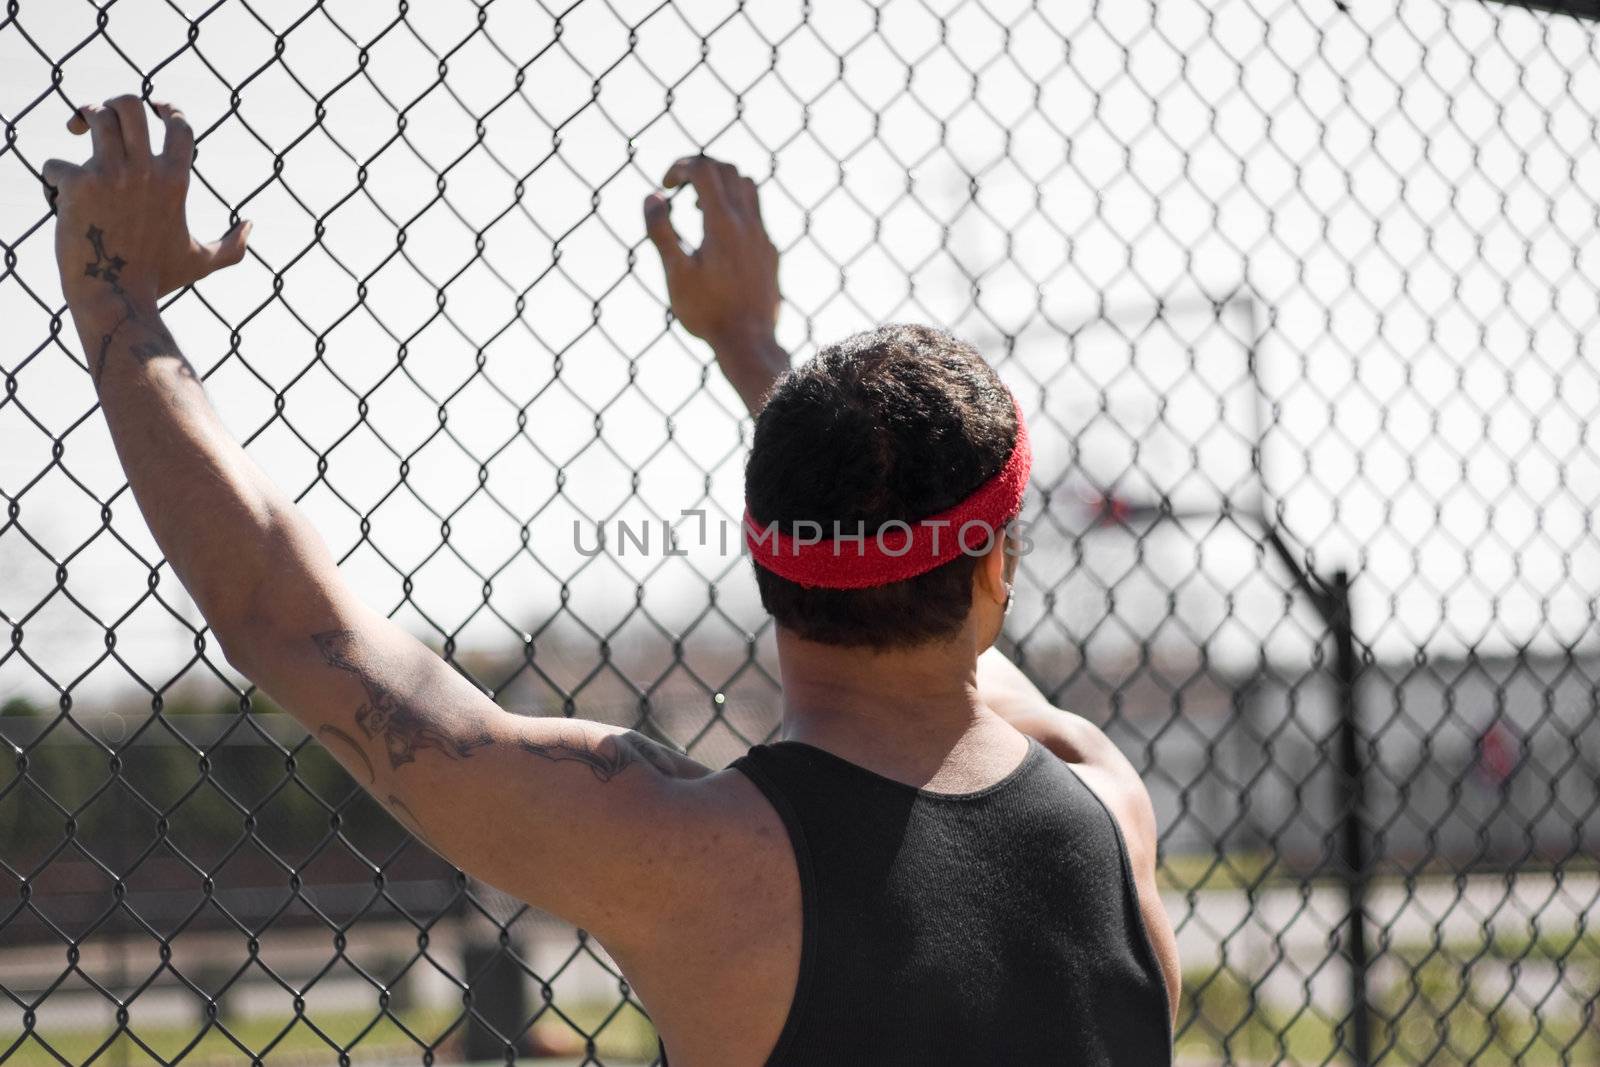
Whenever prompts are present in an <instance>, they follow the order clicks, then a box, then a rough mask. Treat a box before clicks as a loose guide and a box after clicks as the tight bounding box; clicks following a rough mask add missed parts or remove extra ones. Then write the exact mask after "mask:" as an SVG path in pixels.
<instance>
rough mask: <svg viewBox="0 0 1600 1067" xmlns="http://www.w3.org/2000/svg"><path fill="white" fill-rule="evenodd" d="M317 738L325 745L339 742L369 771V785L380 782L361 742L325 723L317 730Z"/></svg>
mask: <svg viewBox="0 0 1600 1067" xmlns="http://www.w3.org/2000/svg"><path fill="white" fill-rule="evenodd" d="M317 736H318V737H320V738H323V744H327V739H328V738H332V739H333V740H335V741H338V742H339V743H340V744H341V746H342V747H343V748H344V749H345V750H346V751H348V752H351V753H354V754H355V758H356V759H357V760H359V761H360V763H361V765H362V766H363V767H365V768H366V770H367V784H368V785H371V784H372V783H373V782H376V781H377V780H378V776H377V774H376V773H375V772H374V771H373V769H372V761H371V760H370V759H368V758H367V750H366V749H364V748H362V747H361V742H360V741H357V740H356V739H355V738H353V737H351V736H350V735H349V734H347V733H345V732H344V731H343V730H341V729H339V728H338V727H337V726H335V725H333V724H332V723H323V724H322V725H321V726H319V727H318V728H317Z"/></svg>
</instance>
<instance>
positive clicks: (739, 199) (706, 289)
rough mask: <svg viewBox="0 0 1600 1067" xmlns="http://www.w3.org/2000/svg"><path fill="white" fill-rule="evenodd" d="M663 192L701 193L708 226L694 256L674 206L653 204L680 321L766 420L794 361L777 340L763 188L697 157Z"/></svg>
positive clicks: (647, 216)
mask: <svg viewBox="0 0 1600 1067" xmlns="http://www.w3.org/2000/svg"><path fill="white" fill-rule="evenodd" d="M662 184H663V185H665V186H666V187H667V188H668V189H676V188H679V187H681V186H685V185H691V186H693V187H694V191H695V195H697V196H698V197H699V198H700V213H701V215H702V216H703V217H704V221H705V226H704V237H703V238H702V240H701V242H700V247H699V248H695V249H689V248H686V247H685V246H684V243H683V239H682V238H681V237H679V236H678V231H677V230H675V229H673V226H672V206H671V201H669V200H668V199H667V198H666V196H664V195H662V194H661V193H651V194H650V196H648V197H646V198H645V202H644V221H645V229H646V231H647V232H648V233H649V235H650V240H651V242H652V243H653V244H654V245H655V246H656V251H658V252H660V253H661V266H662V269H663V270H664V271H665V272H666V275H667V296H668V297H669V298H670V299H671V301H672V313H673V315H674V317H676V318H677V320H678V322H679V323H680V324H682V326H683V328H684V329H685V330H688V331H689V332H690V333H692V334H694V335H695V336H696V337H698V338H700V339H701V340H702V341H705V342H706V343H707V344H709V345H710V346H711V351H712V352H713V353H715V355H716V357H717V366H719V367H721V368H722V373H723V374H724V375H725V376H726V377H727V379H728V382H729V383H730V384H731V385H732V386H733V388H734V390H735V391H736V392H737V393H738V394H739V399H741V400H743V401H744V406H745V407H746V408H747V409H748V410H749V412H750V414H751V415H757V414H760V412H761V407H762V405H763V404H765V403H766V400H767V393H768V392H770V391H771V389H772V386H773V384H774V383H775V382H777V380H778V379H779V378H780V377H782V376H783V374H784V372H785V371H787V370H788V369H789V354H788V353H787V352H785V351H784V350H783V349H782V348H781V347H780V346H779V345H778V340H777V338H776V336H774V331H775V330H776V328H777V325H778V250H777V248H775V247H774V246H773V244H772V239H771V238H770V237H768V236H767V229H766V225H765V224H764V223H763V222H762V219H761V197H760V193H759V191H758V190H757V189H756V183H755V182H754V181H752V180H750V179H749V178H746V177H745V176H744V175H742V174H740V173H739V171H738V170H737V168H735V167H734V166H733V165H732V164H731V163H723V162H721V161H719V160H715V159H712V158H710V157H709V156H691V157H689V158H687V159H680V160H678V161H677V162H676V163H674V164H673V165H672V166H671V167H670V168H669V169H668V170H667V174H666V177H665V178H664V179H662Z"/></svg>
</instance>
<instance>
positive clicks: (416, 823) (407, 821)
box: [388, 793, 433, 848]
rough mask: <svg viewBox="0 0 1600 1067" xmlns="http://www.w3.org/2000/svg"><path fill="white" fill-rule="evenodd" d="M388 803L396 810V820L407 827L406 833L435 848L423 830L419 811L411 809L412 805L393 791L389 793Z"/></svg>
mask: <svg viewBox="0 0 1600 1067" xmlns="http://www.w3.org/2000/svg"><path fill="white" fill-rule="evenodd" d="M388 804H389V808H390V809H391V810H392V811H393V812H394V815H395V821H396V822H398V823H399V824H400V825H401V826H403V827H405V829H406V833H408V834H410V835H411V836H412V837H414V838H416V839H417V840H418V841H421V842H422V843H423V844H424V845H427V846H428V847H429V848H433V843H432V842H431V841H429V840H428V835H427V834H425V833H423V832H422V820H420V819H418V818H417V813H416V812H414V811H412V810H411V807H410V805H408V804H407V803H406V802H405V801H403V800H401V799H400V798H399V797H397V796H395V795H394V794H393V793H390V794H389V799H388Z"/></svg>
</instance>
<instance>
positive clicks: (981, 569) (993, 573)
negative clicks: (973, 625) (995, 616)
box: [972, 532, 1017, 608]
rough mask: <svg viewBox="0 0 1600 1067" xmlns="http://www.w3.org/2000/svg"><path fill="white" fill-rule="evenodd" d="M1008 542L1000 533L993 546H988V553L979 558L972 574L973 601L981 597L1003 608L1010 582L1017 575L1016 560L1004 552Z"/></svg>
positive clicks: (1005, 535)
mask: <svg viewBox="0 0 1600 1067" xmlns="http://www.w3.org/2000/svg"><path fill="white" fill-rule="evenodd" d="M1009 541H1010V538H1009V536H1008V535H1007V534H1006V533H1004V532H1001V533H1000V535H999V536H998V537H996V538H995V539H994V544H992V545H990V546H989V551H987V552H985V553H984V554H983V555H982V556H981V557H979V559H978V566H977V567H976V568H974V570H973V572H972V596H973V600H974V601H977V600H978V598H980V597H982V598H985V599H988V600H992V601H993V602H994V603H995V604H997V605H999V606H1000V607H1001V608H1004V607H1005V604H1006V601H1007V599H1009V598H1010V596H1011V580H1012V578H1013V576H1014V575H1015V574H1016V573H1017V558H1016V556H1014V555H1013V554H1011V553H1010V552H1007V551H1006V546H1007V545H1008V543H1009Z"/></svg>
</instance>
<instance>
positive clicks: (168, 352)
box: [83, 226, 197, 384]
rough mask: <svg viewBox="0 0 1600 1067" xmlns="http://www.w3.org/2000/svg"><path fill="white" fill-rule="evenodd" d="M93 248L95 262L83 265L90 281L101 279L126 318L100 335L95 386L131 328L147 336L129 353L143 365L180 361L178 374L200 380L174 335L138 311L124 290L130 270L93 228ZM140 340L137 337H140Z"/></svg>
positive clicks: (90, 234) (130, 346)
mask: <svg viewBox="0 0 1600 1067" xmlns="http://www.w3.org/2000/svg"><path fill="white" fill-rule="evenodd" d="M87 237H88V238H89V247H90V249H91V250H92V251H93V252H94V259H92V260H90V261H89V262H87V263H85V264H84V265H83V273H84V274H85V275H87V276H88V277H90V278H98V279H99V280H100V281H102V282H104V283H105V285H106V288H107V289H108V290H109V291H110V292H111V295H113V296H114V297H116V298H117V301H118V302H119V303H120V304H121V305H122V314H121V316H120V317H118V319H117V321H116V322H115V323H113V324H112V326H111V328H110V329H109V330H107V331H105V332H104V333H102V334H101V335H100V351H99V353H98V354H97V356H96V358H95V363H94V367H93V368H92V369H91V370H90V374H91V376H92V377H93V378H94V380H95V383H96V384H99V382H100V379H101V378H103V377H104V376H105V373H106V364H107V363H108V362H109V361H110V359H111V349H112V347H113V346H114V345H115V343H116V342H117V339H118V338H119V337H120V336H122V335H123V334H124V333H125V332H127V330H126V329H125V328H126V327H128V326H129V325H130V324H133V325H134V326H135V327H140V328H141V332H142V333H143V334H144V335H145V336H143V337H142V338H141V339H137V340H132V341H130V342H129V344H128V352H129V354H130V355H132V356H133V358H134V359H136V360H138V361H139V362H140V363H141V364H145V363H149V362H150V361H151V360H154V359H160V358H162V357H167V358H171V359H176V360H177V361H178V370H179V373H181V374H182V375H183V376H184V377H186V378H197V376H196V374H195V372H194V368H193V367H191V366H190V365H189V361H188V360H186V359H184V358H183V353H182V352H180V351H178V342H177V341H175V340H173V337H172V334H171V333H169V332H168V331H167V328H166V326H164V325H163V324H162V322H161V319H160V318H159V317H157V318H156V319H155V321H154V322H147V321H146V318H144V317H141V316H140V315H139V313H138V311H137V310H135V308H134V305H133V301H132V299H130V298H129V296H128V293H127V291H126V290H124V289H123V287H122V272H123V270H124V269H125V268H126V267H127V266H128V263H127V261H126V260H124V259H123V258H122V257H121V256H117V255H112V254H111V253H110V252H107V251H106V235H105V232H104V231H103V230H101V229H100V227H98V226H90V227H89V232H88V234H87ZM136 336H137V335H136Z"/></svg>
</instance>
